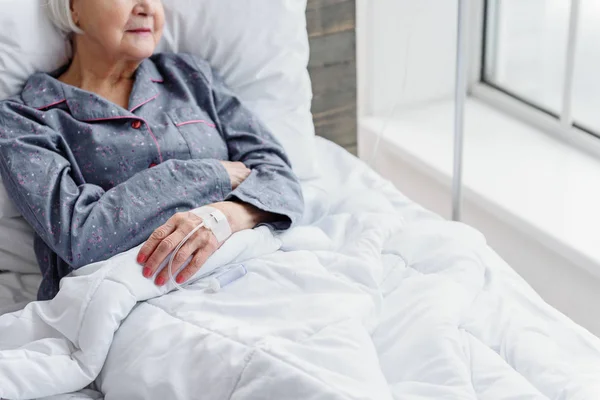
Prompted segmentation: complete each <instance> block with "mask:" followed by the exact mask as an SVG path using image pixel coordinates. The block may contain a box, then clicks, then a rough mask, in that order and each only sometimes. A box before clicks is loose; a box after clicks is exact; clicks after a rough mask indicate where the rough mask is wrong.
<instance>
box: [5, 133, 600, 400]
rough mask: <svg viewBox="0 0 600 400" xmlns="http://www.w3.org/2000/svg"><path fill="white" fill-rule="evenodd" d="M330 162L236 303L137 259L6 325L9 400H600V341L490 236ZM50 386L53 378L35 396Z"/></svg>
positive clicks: (250, 245) (237, 257)
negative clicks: (175, 286)
mask: <svg viewBox="0 0 600 400" xmlns="http://www.w3.org/2000/svg"><path fill="white" fill-rule="evenodd" d="M317 149H318V154H319V163H320V167H321V170H322V171H323V176H322V177H321V178H320V179H316V180H314V181H312V182H307V183H305V184H304V189H305V196H306V199H307V204H308V207H307V212H306V215H305V221H304V222H305V226H302V227H299V228H296V229H294V230H292V231H290V232H288V233H286V234H285V235H283V236H282V237H280V238H272V237H270V236H269V235H268V234H266V233H265V232H266V231H265V230H264V229H263V230H261V231H259V232H258V233H252V234H249V235H246V237H242V236H238V237H237V238H235V240H233V239H234V238H232V241H231V245H230V246H229V247H228V248H227V249H224V251H222V252H221V255H220V257H221V258H222V260H221V262H220V263H221V264H223V263H227V262H242V261H243V262H244V263H245V264H246V265H247V267H248V268H249V270H250V274H249V276H248V277H246V278H245V279H244V280H243V281H240V282H236V283H235V284H233V285H232V286H231V287H229V288H227V290H224V291H223V292H221V293H219V294H216V295H203V294H198V293H194V294H189V293H172V294H169V295H168V296H162V297H157V296H158V295H160V293H157V292H156V291H154V290H155V289H153V288H152V287H151V286H152V285H148V284H146V282H144V281H143V280H141V279H139V267H137V266H135V265H134V263H133V262H130V261H128V260H129V258H131V259H132V260H133V259H134V254H133V253H134V252H131V254H129V255H128V254H124V255H122V256H120V257H118V258H116V259H113V260H112V261H109V262H107V263H100V264H98V265H96V266H91V267H88V269H87V271H83V272H82V275H81V276H80V277H78V278H73V279H71V280H69V281H68V283H67V284H65V286H67V288H66V289H65V290H64V293H63V295H62V297H60V296H59V297H60V298H57V300H56V301H54V302H51V303H50V304H45V305H39V304H37V303H35V304H32V305H30V306H29V307H28V308H27V309H25V310H24V311H23V312H22V313H21V314H15V316H16V317H17V318H14V317H13V318H10V319H8V318H1V317H0V337H3V338H7V337H10V338H11V339H10V340H8V341H5V342H3V341H2V340H0V397H2V395H4V396H6V397H8V394H14V393H28V394H29V395H31V394H33V393H35V394H36V395H37V396H38V397H41V396H40V393H42V394H44V395H49V394H54V393H61V392H67V391H70V390H76V389H77V387H76V386H77V385H79V387H82V386H84V384H87V383H86V379H89V380H90V381H91V379H93V378H94V377H95V376H96V375H97V374H98V373H100V369H101V368H102V367H103V366H104V369H102V372H101V373H100V376H99V378H98V379H97V381H96V382H97V384H98V386H99V387H100V388H101V389H102V391H103V392H105V393H106V394H107V398H128V399H138V398H139V399H154V398H156V399H164V398H170V399H178V398H180V399H186V398H192V397H194V396H197V395H198V393H202V394H203V396H204V397H205V398H215V399H217V398H219V399H220V398H230V399H271V398H285V399H327V400H330V399H407V398H408V399H421V398H422V399H425V398H427V399H430V398H435V399H441V398H443V399H597V398H600V380H599V379H598V377H599V376H600V341H599V340H598V339H597V338H595V337H594V336H593V335H591V334H590V333H588V332H587V331H586V330H584V329H583V328H581V327H579V326H577V325H576V324H574V323H573V322H571V321H570V320H569V319H568V318H566V317H565V316H563V315H562V314H560V313H559V312H558V311H556V310H554V309H553V308H552V307H550V306H548V305H547V304H545V303H544V302H543V301H542V299H541V298H540V297H539V296H538V295H537V294H535V292H534V291H533V290H532V289H531V288H530V287H529V286H528V285H527V284H526V283H525V282H524V281H523V280H522V279H521V278H520V277H518V275H517V274H516V273H514V271H512V270H511V268H510V267H509V266H508V265H506V264H505V263H504V262H503V261H502V260H501V259H500V258H499V257H498V256H497V255H496V254H495V253H494V252H493V251H491V250H490V248H489V247H488V246H487V245H486V243H485V240H484V238H483V237H482V235H480V234H479V233H478V232H476V231H474V230H473V229H471V228H469V227H467V226H465V225H462V224H457V223H452V222H448V221H444V220H442V219H441V218H439V217H437V216H436V215H434V214H432V213H430V212H428V211H426V210H424V209H423V208H422V207H420V206H419V205H417V204H415V203H413V202H411V201H410V200H408V199H407V198H406V197H404V196H403V195H402V194H400V193H399V192H398V191H397V190H396V189H395V188H393V186H392V185H391V184H390V183H389V182H386V181H384V180H383V179H381V178H380V177H379V176H378V175H377V174H375V173H374V172H372V171H371V170H369V169H368V168H367V167H366V166H365V165H364V164H363V163H361V162H359V161H357V160H356V159H355V158H353V157H352V156H350V155H349V154H348V153H346V152H345V151H343V150H342V149H340V148H338V147H337V146H335V145H333V144H332V143H329V142H327V141H325V140H322V139H319V140H318V147H317ZM275 247H279V248H280V249H281V250H282V251H278V252H275V253H273V249H274V248H275ZM223 253H227V254H225V255H223ZM128 257H129V258H128ZM217 258H218V257H217ZM224 260H226V261H227V262H224ZM214 264H215V265H216V264H219V262H216V261H215V263H214ZM111 266H112V267H114V268H113V269H112V270H110V268H111ZM107 271H108V272H107ZM90 288H94V290H95V292H94V294H93V295H92V296H89V295H88V294H89V293H90V292H91V290H90ZM61 293H62V292H61ZM86 297H88V299H87V300H85V301H83V300H82V298H86ZM146 299H149V300H148V301H147V302H145V303H141V304H138V306H135V302H136V301H138V300H146ZM78 302H81V304H80V306H77V307H74V306H73V304H76V303H78ZM90 310H92V311H90ZM127 315H128V317H127ZM126 317H127V318H126ZM125 318H126V319H125ZM32 321H33V322H32ZM74 321H77V323H74ZM122 321H123V322H122ZM121 322H122V324H121ZM119 326H120V328H119ZM117 328H119V330H118V331H117V333H116V335H115V336H114V337H113V334H112V332H113V331H114V330H116V329H117ZM3 335H4V336H3ZM8 348H10V349H12V350H7V349H8ZM25 350H26V351H27V353H26V354H27V356H30V355H31V354H36V355H37V356H38V358H36V359H33V358H32V357H25V356H24V354H25ZM65 355H69V356H70V357H69V359H68V360H65V359H64V358H62V357H64V356H65ZM58 357H60V360H61V361H60V362H57V358H58ZM32 359H33V360H32ZM36 363H38V364H36ZM40 363H41V364H40ZM165 365H166V366H168V367H167V368H166V369H165V368H163V366H165ZM11 368H12V369H11ZM11 371H12V373H11ZM3 373H4V375H3ZM25 374H26V376H27V379H25V378H23V377H22V376H23V375H25ZM36 374H37V375H39V376H43V377H45V378H46V379H47V381H49V382H51V383H50V384H47V385H46V386H43V385H42V386H43V387H42V386H39V387H38V388H33V389H32V388H30V387H29V385H28V384H27V382H28V381H31V380H32V379H35V376H37V375H36ZM6 376H8V377H9V378H8V379H6ZM3 377H4V378H3ZM3 379H4V381H3ZM34 381H36V382H37V380H34ZM70 385H73V387H72V386H70ZM3 390H5V392H4V393H3V392H2V391H3ZM27 390H30V391H29V392H27ZM36 390H37V392H36ZM53 390H54V391H55V392H53ZM86 396H87V395H85V394H81V397H80V398H90V397H89V396H88V397H86ZM59 398H60V399H62V398H65V399H66V398H68V397H61V396H58V397H53V399H59Z"/></svg>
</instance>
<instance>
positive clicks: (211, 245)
mask: <svg viewBox="0 0 600 400" xmlns="http://www.w3.org/2000/svg"><path fill="white" fill-rule="evenodd" d="M202 236H203V238H204V246H202V247H201V248H199V249H198V251H197V252H196V254H195V255H194V258H192V261H190V263H189V264H188V265H187V267H185V268H184V269H183V270H182V271H181V272H180V273H179V274H178V275H177V278H176V279H175V281H176V282H177V283H178V284H180V285H181V284H182V283H185V282H187V281H188V280H189V279H190V278H192V277H193V276H194V275H196V273H197V272H198V271H199V270H200V268H202V266H203V265H204V263H205V262H206V260H208V258H209V257H210V256H212V255H213V254H214V252H215V251H217V248H218V247H219V243H218V242H217V238H216V237H215V235H213V233H212V232H210V231H204V232H203V234H202Z"/></svg>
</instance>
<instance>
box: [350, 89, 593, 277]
mask: <svg viewBox="0 0 600 400" xmlns="http://www.w3.org/2000/svg"><path fill="white" fill-rule="evenodd" d="M453 113H454V103H453V102H452V101H446V102H439V103H435V104H429V105H426V106H424V107H421V108H418V109H413V110H408V111H404V112H402V113H399V114H398V115H396V116H395V117H394V119H393V120H392V121H390V122H389V123H388V125H387V128H386V132H385V134H384V136H383V139H382V140H381V144H380V149H382V150H380V151H383V149H385V151H386V152H389V151H392V152H394V153H395V154H397V156H398V157H402V158H403V160H404V161H405V162H408V163H410V164H411V165H412V166H413V167H414V168H418V169H420V170H421V171H423V172H424V173H427V174H428V175H430V176H432V177H434V178H435V179H437V180H439V181H441V182H443V183H444V184H446V185H448V186H449V185H450V182H451V177H452V157H453V140H454V138H453ZM360 125H361V134H363V135H365V134H366V135H369V136H371V135H373V136H376V135H378V134H379V133H380V132H381V130H382V127H383V125H384V123H383V119H382V118H370V117H367V118H363V119H362V120H361V122H360ZM368 155H369V154H367V156H368ZM463 182H464V195H465V197H466V198H467V199H469V200H473V201H475V202H477V204H479V205H480V206H481V207H483V208H485V209H486V210H487V211H488V212H491V213H493V214H494V215H496V216H497V217H498V218H501V219H502V220H505V221H507V222H508V223H510V224H511V225H514V226H515V227H516V228H518V229H519V230H521V231H523V232H524V233H526V234H527V235H530V236H531V237H533V238H535V239H536V240H538V241H539V242H541V243H542V244H544V245H546V246H548V247H549V248H551V249H552V250H553V251H556V252H558V253H559V254H561V255H562V256H563V257H566V258H567V259H569V260H571V261H572V262H573V263H575V264H577V265H580V266H581V267H583V268H585V269H586V270H588V271H589V272H591V273H592V274H593V275H595V276H597V277H600V235H598V229H599V228H600V160H598V159H595V158H593V157H592V156H589V155H587V154H585V153H583V152H582V151H579V150H577V149H575V148H573V147H571V146H569V145H567V144H565V143H563V142H561V141H558V140H556V139H554V138H553V137H551V136H550V135H547V134H545V133H544V132H540V131H539V130H537V129H536V128H533V127H531V126H529V125H527V124H525V123H523V122H521V121H518V120H516V119H514V118H512V117H510V116H507V115H506V114H503V113H502V112H500V111H498V110H496V109H494V108H492V107H490V106H488V105H485V104H483V103H482V102H480V101H478V100H476V99H469V101H468V104H467V110H466V121H465V153H464V180H463ZM400 189H402V188H400Z"/></svg>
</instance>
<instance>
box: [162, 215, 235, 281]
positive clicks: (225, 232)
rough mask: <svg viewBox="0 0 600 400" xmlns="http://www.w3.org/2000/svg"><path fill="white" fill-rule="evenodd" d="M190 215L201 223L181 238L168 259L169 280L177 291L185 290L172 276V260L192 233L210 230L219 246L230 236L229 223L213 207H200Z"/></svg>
mask: <svg viewBox="0 0 600 400" xmlns="http://www.w3.org/2000/svg"><path fill="white" fill-rule="evenodd" d="M190 212H191V213H192V214H194V215H197V216H199V217H200V218H202V222H201V223H200V224H198V226H197V227H195V228H194V229H193V230H192V231H191V232H190V233H188V234H187V235H186V237H184V238H183V240H182V241H181V242H180V243H179V244H178V245H177V247H176V248H175V251H173V253H171V256H170V257H169V265H167V268H168V272H169V280H170V281H171V283H172V284H173V286H175V288H177V289H178V290H186V289H185V288H184V287H183V286H180V285H179V284H178V283H177V281H176V280H175V279H174V274H173V260H174V259H175V255H176V254H177V253H178V252H179V250H180V249H181V248H182V247H183V245H184V244H185V243H186V242H187V241H188V240H189V239H190V238H191V237H192V236H193V235H194V233H196V232H198V231H199V230H200V229H201V228H206V229H208V230H210V231H211V232H212V233H213V234H214V235H215V238H216V239H217V242H219V244H221V243H223V242H224V241H225V240H227V239H228V238H229V236H231V226H229V221H227V217H226V216H225V214H223V212H221V211H220V210H217V209H216V208H213V207H208V206H206V207H201V208H198V209H195V210H192V211H190Z"/></svg>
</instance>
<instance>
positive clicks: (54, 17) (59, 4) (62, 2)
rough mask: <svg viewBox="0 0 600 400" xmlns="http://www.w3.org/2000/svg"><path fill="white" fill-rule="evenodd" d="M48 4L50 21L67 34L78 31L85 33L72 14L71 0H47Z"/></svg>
mask: <svg viewBox="0 0 600 400" xmlns="http://www.w3.org/2000/svg"><path fill="white" fill-rule="evenodd" d="M46 1H47V2H48V3H47V6H48V16H49V17H50V21H52V23H53V24H54V26H56V27H57V28H58V29H60V30H61V31H63V32H64V33H66V34H71V33H78V34H83V31H82V30H81V29H79V27H78V26H77V25H75V22H73V16H72V15H71V0H46Z"/></svg>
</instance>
